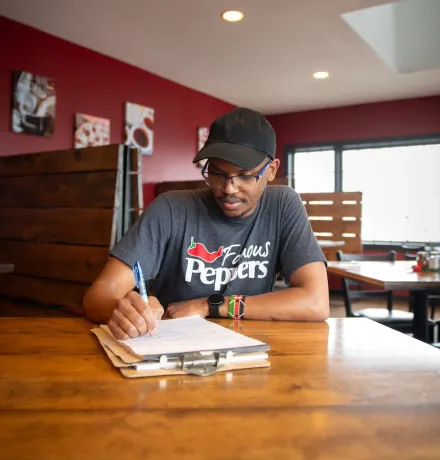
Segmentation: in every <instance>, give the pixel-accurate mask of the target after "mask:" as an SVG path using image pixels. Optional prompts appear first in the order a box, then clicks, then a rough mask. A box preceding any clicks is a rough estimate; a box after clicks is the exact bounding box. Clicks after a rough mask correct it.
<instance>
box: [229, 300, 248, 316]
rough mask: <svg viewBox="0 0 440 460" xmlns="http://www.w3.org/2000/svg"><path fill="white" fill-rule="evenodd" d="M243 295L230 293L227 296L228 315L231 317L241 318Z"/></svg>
mask: <svg viewBox="0 0 440 460" xmlns="http://www.w3.org/2000/svg"><path fill="white" fill-rule="evenodd" d="M245 301H246V296H245V295H231V296H230V297H229V310H228V316H229V318H232V319H242V318H243V315H244V305H245Z"/></svg>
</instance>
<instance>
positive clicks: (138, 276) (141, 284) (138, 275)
mask: <svg viewBox="0 0 440 460" xmlns="http://www.w3.org/2000/svg"><path fill="white" fill-rule="evenodd" d="M133 274H134V282H135V284H136V287H137V288H138V290H139V294H140V295H141V297H142V298H143V299H144V300H145V302H147V303H148V295H147V288H146V287H145V279H144V273H143V272H142V268H141V264H140V263H139V261H138V260H136V263H135V264H134V267H133Z"/></svg>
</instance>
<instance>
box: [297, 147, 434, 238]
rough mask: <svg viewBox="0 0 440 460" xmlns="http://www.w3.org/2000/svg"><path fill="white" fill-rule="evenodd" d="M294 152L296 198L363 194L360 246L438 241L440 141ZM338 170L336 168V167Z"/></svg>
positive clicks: (312, 149) (311, 149)
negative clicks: (317, 194)
mask: <svg viewBox="0 0 440 460" xmlns="http://www.w3.org/2000/svg"><path fill="white" fill-rule="evenodd" d="M422 142H423V141H420V140H419V141H411V143H410V142H407V143H406V145H405V144H403V143H400V144H397V143H396V142H394V143H391V142H390V143H388V144H385V143H383V142H382V143H380V144H379V143H377V144H374V143H372V144H369V145H365V144H364V145H362V144H359V145H344V144H338V145H335V146H334V148H333V149H330V148H328V147H327V148H326V149H324V150H323V149H321V150H319V149H317V148H313V147H310V148H308V149H305V148H303V149H298V150H293V151H291V152H290V153H289V156H291V157H292V158H291V159H289V162H288V167H289V168H290V169H291V171H290V172H289V174H290V175H291V176H292V177H293V179H294V180H293V182H292V185H293V187H294V188H295V189H296V190H297V191H298V192H300V193H301V192H332V191H335V190H336V191H338V190H339V191H344V192H351V191H353V192H362V193H363V203H362V240H363V241H364V242H391V243H392V242H396V243H403V242H439V241H440V139H432V140H426V141H425V143H422ZM335 165H336V166H335Z"/></svg>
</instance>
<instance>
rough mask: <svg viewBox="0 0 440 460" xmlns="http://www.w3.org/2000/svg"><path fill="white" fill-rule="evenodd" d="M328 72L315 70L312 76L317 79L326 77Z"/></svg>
mask: <svg viewBox="0 0 440 460" xmlns="http://www.w3.org/2000/svg"><path fill="white" fill-rule="evenodd" d="M329 76H330V74H329V73H328V72H325V71H323V72H315V73H314V74H313V78H316V79H317V80H323V79H324V78H328V77H329Z"/></svg>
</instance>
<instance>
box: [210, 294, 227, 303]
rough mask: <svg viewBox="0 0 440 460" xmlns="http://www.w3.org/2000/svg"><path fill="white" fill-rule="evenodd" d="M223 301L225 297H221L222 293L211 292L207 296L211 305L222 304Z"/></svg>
mask: <svg viewBox="0 0 440 460" xmlns="http://www.w3.org/2000/svg"><path fill="white" fill-rule="evenodd" d="M224 301H225V298H224V297H223V294H211V295H210V296H209V297H208V302H209V303H210V304H211V305H222V304H223V302H224Z"/></svg>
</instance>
